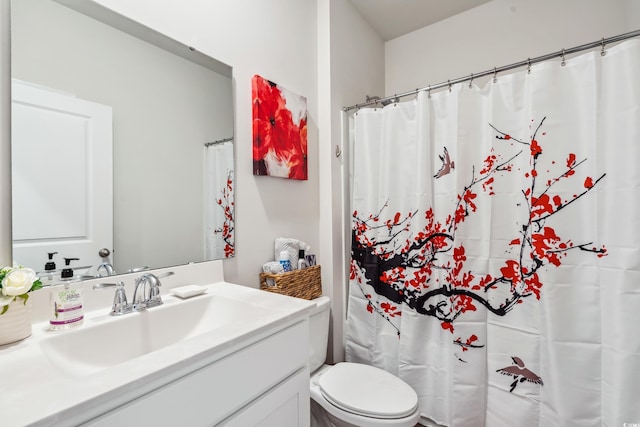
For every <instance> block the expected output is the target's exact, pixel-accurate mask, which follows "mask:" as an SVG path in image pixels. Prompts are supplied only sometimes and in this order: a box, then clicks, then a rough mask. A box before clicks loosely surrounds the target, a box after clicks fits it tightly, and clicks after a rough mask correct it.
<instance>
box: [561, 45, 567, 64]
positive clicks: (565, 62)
mask: <svg viewBox="0 0 640 427" xmlns="http://www.w3.org/2000/svg"><path fill="white" fill-rule="evenodd" d="M560 65H562V66H563V67H564V66H565V65H567V61H565V59H564V48H563V49H562V62H561V63H560Z"/></svg>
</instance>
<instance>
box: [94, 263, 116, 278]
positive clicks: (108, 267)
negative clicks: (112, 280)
mask: <svg viewBox="0 0 640 427" xmlns="http://www.w3.org/2000/svg"><path fill="white" fill-rule="evenodd" d="M102 269H104V271H105V273H107V276H113V275H114V274H116V271H115V270H114V269H113V265H111V264H109V263H108V262H103V263H102V264H100V265H99V266H98V268H96V275H97V276H99V277H102V275H101V274H100V270H102Z"/></svg>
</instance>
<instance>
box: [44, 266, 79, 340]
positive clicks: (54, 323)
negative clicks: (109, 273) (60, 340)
mask: <svg viewBox="0 0 640 427" xmlns="http://www.w3.org/2000/svg"><path fill="white" fill-rule="evenodd" d="M77 259H78V258H65V259H64V261H65V268H64V270H62V273H61V277H62V280H65V281H66V283H64V285H62V286H54V287H52V289H51V294H50V295H51V300H50V307H51V317H50V318H49V329H50V330H52V331H57V330H61V329H69V328H73V327H76V326H80V325H82V323H83V322H84V307H83V300H82V289H81V288H80V287H78V286H77V283H74V282H71V280H72V278H73V269H72V268H71V267H70V265H69V264H70V262H71V261H73V260H77Z"/></svg>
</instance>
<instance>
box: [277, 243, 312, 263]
mask: <svg viewBox="0 0 640 427" xmlns="http://www.w3.org/2000/svg"><path fill="white" fill-rule="evenodd" d="M300 249H304V251H305V252H308V251H309V250H310V249H311V246H309V245H307V244H306V243H305V242H303V241H301V240H298V239H291V238H288V237H277V238H276V240H275V244H274V251H273V257H274V258H275V259H279V258H280V252H282V251H287V253H289V260H290V261H291V269H292V270H295V269H297V268H298V251H299V250H300Z"/></svg>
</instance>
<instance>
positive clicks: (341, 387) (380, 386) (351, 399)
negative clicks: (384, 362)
mask: <svg viewBox="0 0 640 427" xmlns="http://www.w3.org/2000/svg"><path fill="white" fill-rule="evenodd" d="M318 385H319V386H320V391H321V392H322V395H323V396H324V397H325V399H327V400H328V401H329V402H330V403H332V404H333V405H335V406H337V407H338V408H340V409H343V410H345V411H348V412H352V413H355V414H358V415H364V416H369V417H373V418H403V417H406V416H408V415H411V414H412V413H413V412H414V411H415V410H416V408H417V407H418V395H417V394H416V392H415V391H414V390H413V389H412V388H411V387H410V386H409V385H408V384H407V383H405V382H404V381H402V380H401V379H400V378H397V377H395V376H393V375H391V374H390V373H388V372H386V371H383V370H382V369H379V368H376V367H373V366H369V365H363V364H360V363H338V364H336V365H334V366H333V367H332V368H331V369H329V370H327V371H326V372H325V373H324V374H322V376H320V378H319V380H318Z"/></svg>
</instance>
